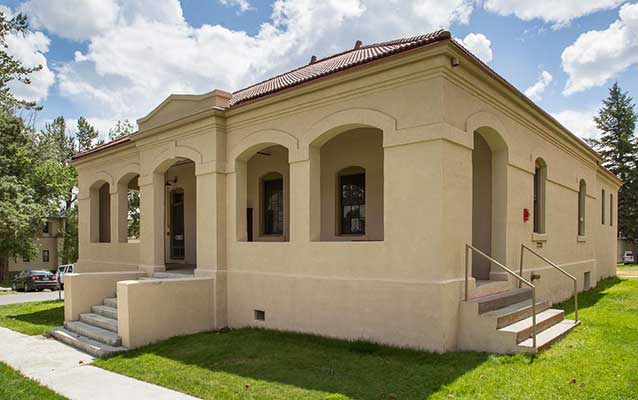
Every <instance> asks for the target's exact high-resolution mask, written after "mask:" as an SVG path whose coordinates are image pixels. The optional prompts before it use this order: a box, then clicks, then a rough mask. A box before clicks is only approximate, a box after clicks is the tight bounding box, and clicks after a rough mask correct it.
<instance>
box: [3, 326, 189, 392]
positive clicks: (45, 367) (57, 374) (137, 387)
mask: <svg viewBox="0 0 638 400" xmlns="http://www.w3.org/2000/svg"><path fill="white" fill-rule="evenodd" d="M0 361H2V362H4V363H6V364H8V365H9V366H11V367H12V368H14V369H16V370H18V371H20V372H21V373H22V374H24V375H25V376H27V377H29V378H32V379H34V380H36V381H38V382H40V383H41V384H43V385H45V386H47V387H49V388H50V389H52V390H53V391H55V392H57V393H59V394H61V395H62V396H65V397H67V398H69V399H71V400H112V399H135V400H144V399H149V400H151V399H152V400H169V399H170V400H187V399H190V400H192V399H195V397H191V396H187V395H185V394H183V393H180V392H176V391H173V390H170V389H166V388H163V387H160V386H157V385H152V384H150V383H146V382H142V381H138V380H136V379H133V378H129V377H126V376H123V375H119V374H116V373H113V372H109V371H106V370H103V369H101V368H98V367H94V366H92V365H88V364H89V363H90V362H91V361H93V358H92V357H91V356H89V355H86V354H84V353H82V352H80V351H77V350H75V349H72V348H70V347H68V346H66V345H64V344H62V343H60V342H57V341H55V340H53V339H47V338H45V337H44V336H27V335H23V334H21V333H18V332H14V331H12V330H10V329H6V328H2V327H0Z"/></svg>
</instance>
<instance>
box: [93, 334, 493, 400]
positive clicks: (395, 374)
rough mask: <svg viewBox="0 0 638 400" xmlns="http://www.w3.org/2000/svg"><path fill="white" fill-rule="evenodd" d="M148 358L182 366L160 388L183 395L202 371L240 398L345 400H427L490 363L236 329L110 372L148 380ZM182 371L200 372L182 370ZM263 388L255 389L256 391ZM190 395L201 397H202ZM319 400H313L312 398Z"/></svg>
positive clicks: (479, 356)
mask: <svg viewBox="0 0 638 400" xmlns="http://www.w3.org/2000/svg"><path fill="white" fill-rule="evenodd" d="M149 354H150V355H155V356H159V357H162V358H166V359H170V360H174V361H177V362H178V363H179V364H180V365H182V366H180V367H179V368H178V370H179V371H183V372H181V373H182V374H183V376H179V375H177V374H176V375H173V376H172V379H170V380H168V381H167V382H165V383H164V382H155V383H160V384H164V385H168V386H172V387H174V388H177V389H178V390H183V389H184V388H185V389H186V391H188V390H189V389H191V387H189V384H188V383H185V382H182V383H177V382H179V381H180V380H181V379H182V378H186V377H187V376H190V375H191V371H200V373H202V372H201V371H202V370H201V369H200V368H203V369H205V370H207V371H206V372H203V373H202V374H203V375H202V376H200V378H199V379H200V382H198V384H199V383H201V380H206V382H207V384H208V385H211V386H213V387H215V388H217V387H223V388H224V390H229V389H230V391H231V392H234V393H235V394H237V391H239V394H241V393H242V391H244V390H245V389H244V383H246V379H245V378H249V379H254V380H258V381H267V382H270V383H275V384H283V385H291V386H293V387H294V388H300V389H304V390H313V391H321V392H324V393H340V394H342V395H345V396H348V397H350V398H353V399H373V398H401V399H406V398H410V399H411V398H419V399H423V398H427V397H428V396H429V395H431V394H433V393H435V392H437V391H439V390H440V389H441V388H442V387H443V386H444V385H447V384H449V383H452V382H453V381H454V380H455V379H457V378H458V377H460V376H461V375H463V374H465V373H467V372H468V371H470V370H472V369H474V368H476V367H477V366H479V365H480V364H482V363H483V362H485V361H486V360H487V358H488V357H489V356H488V355H487V354H484V353H446V354H435V353H429V352H421V351H414V350H407V349H397V348H391V347H386V346H381V345H377V344H373V343H369V342H363V341H355V342H347V341H341V340H335V339H328V338H323V337H318V336H312V335H305V334H297V333H289V332H279V331H270V330H262V329H238V330H231V331H229V332H225V333H201V334H196V335H190V336H182V337H176V338H172V339H169V340H167V341H165V342H162V343H159V344H156V345H151V346H148V347H145V348H142V349H139V350H136V351H131V352H127V353H124V354H122V355H119V356H117V357H115V358H114V359H111V360H113V362H114V364H113V366H114V368H113V370H114V371H116V372H117V371H118V370H120V368H123V369H124V370H126V372H127V373H131V372H133V376H135V377H138V378H140V379H145V378H144V376H145V374H146V373H147V371H144V370H143V368H142V367H139V366H138V365H139V364H140V363H141V362H138V361H137V360H136V358H137V357H138V356H142V357H143V356H145V355H149ZM118 359H119V360H118ZM111 360H106V361H105V362H104V365H103V366H104V367H105V368H107V369H110V368H109V363H110V362H111ZM142 362H143V361H142ZM157 365H158V366H159V365H161V366H162V367H161V368H163V369H166V370H165V371H163V372H165V373H169V374H172V373H174V369H173V368H174V367H175V363H164V362H160V363H158V364H157ZM171 365H172V366H171ZM184 365H191V366H196V367H199V368H192V369H191V368H188V367H187V368H184V367H183V366H184ZM129 368H133V369H135V370H136V371H131V370H129ZM158 372H159V371H158V370H156V371H154V372H153V376H155V377H157V376H158V375H157V373H158ZM219 372H223V373H228V374H232V375H234V376H238V377H240V378H244V379H238V381H239V382H238V383H240V385H239V384H238V386H237V387H234V384H233V383H231V382H229V381H227V380H226V379H229V378H220V377H219V375H217V378H216V377H215V376H214V374H213V373H219ZM215 380H218V381H217V382H214V381H215ZM180 385H181V386H183V388H182V387H180ZM258 385H259V384H258V383H253V386H255V389H256V386H258ZM211 390H217V389H212V388H211ZM264 390H265V392H263V393H262V394H265V396H264V397H267V398H271V397H269V395H271V394H272V393H273V391H275V392H280V391H282V390H283V391H285V390H290V386H277V385H275V386H273V387H270V388H269V389H264ZM294 390H298V389H294ZM191 393H192V394H195V395H200V396H201V393H194V392H191ZM279 394H280V395H279V396H274V397H276V398H286V397H300V395H302V396H303V394H300V393H299V392H298V391H297V392H290V393H283V394H284V395H283V396H282V395H281V394H282V393H281V392H280V393H279ZM253 395H258V392H253ZM316 396H317V394H316V393H315V394H314V395H312V396H310V397H313V398H317V397H316ZM231 397H232V396H231ZM319 398H322V399H323V398H324V397H319ZM335 398H338V397H335Z"/></svg>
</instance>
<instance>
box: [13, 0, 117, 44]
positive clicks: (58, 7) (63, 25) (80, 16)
mask: <svg viewBox="0 0 638 400" xmlns="http://www.w3.org/2000/svg"><path fill="white" fill-rule="evenodd" d="M118 10H119V6H118V4H117V2H116V1H115V0H84V1H77V0H55V1H50V0H28V1H26V2H25V3H23V4H22V5H21V6H20V7H19V11H21V12H24V13H26V14H27V15H28V16H29V22H30V24H31V26H32V27H33V28H37V29H46V30H47V31H49V32H50V33H53V34H56V35H58V36H61V37H65V38H68V39H73V40H85V39H88V38H89V37H91V36H93V35H96V34H99V33H100V32H103V31H105V30H107V29H109V28H111V27H113V26H114V24H115V22H116V18H117V13H118Z"/></svg>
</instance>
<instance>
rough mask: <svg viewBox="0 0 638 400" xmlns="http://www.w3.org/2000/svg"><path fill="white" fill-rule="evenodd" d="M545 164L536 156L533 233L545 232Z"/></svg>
mask: <svg viewBox="0 0 638 400" xmlns="http://www.w3.org/2000/svg"><path fill="white" fill-rule="evenodd" d="M546 180H547V164H546V163H545V161H544V160H543V159H542V158H537V159H536V163H535V165H534V233H541V234H542V233H545V198H546V192H545V181H546Z"/></svg>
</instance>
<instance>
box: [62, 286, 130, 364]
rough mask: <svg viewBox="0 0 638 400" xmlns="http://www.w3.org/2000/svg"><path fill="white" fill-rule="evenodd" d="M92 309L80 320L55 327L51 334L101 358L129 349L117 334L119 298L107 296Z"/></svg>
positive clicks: (81, 316) (81, 315)
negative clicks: (123, 344)
mask: <svg viewBox="0 0 638 400" xmlns="http://www.w3.org/2000/svg"><path fill="white" fill-rule="evenodd" d="M91 311H92V312H90V313H85V314H80V319H79V321H67V322H65V323H64V326H63V327H58V328H55V329H53V330H52V331H51V335H52V336H53V337H54V338H55V339H57V340H59V341H61V342H63V343H66V344H68V345H70V346H71V347H75V348H77V349H79V350H82V351H84V352H86V353H88V354H90V355H92V356H94V357H99V358H105V357H109V356H111V355H113V354H116V353H119V352H121V351H125V350H127V349H126V348H125V347H122V339H121V338H120V337H119V336H118V334H117V299H116V298H106V299H104V302H103V304H97V305H94V306H93V307H91Z"/></svg>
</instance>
